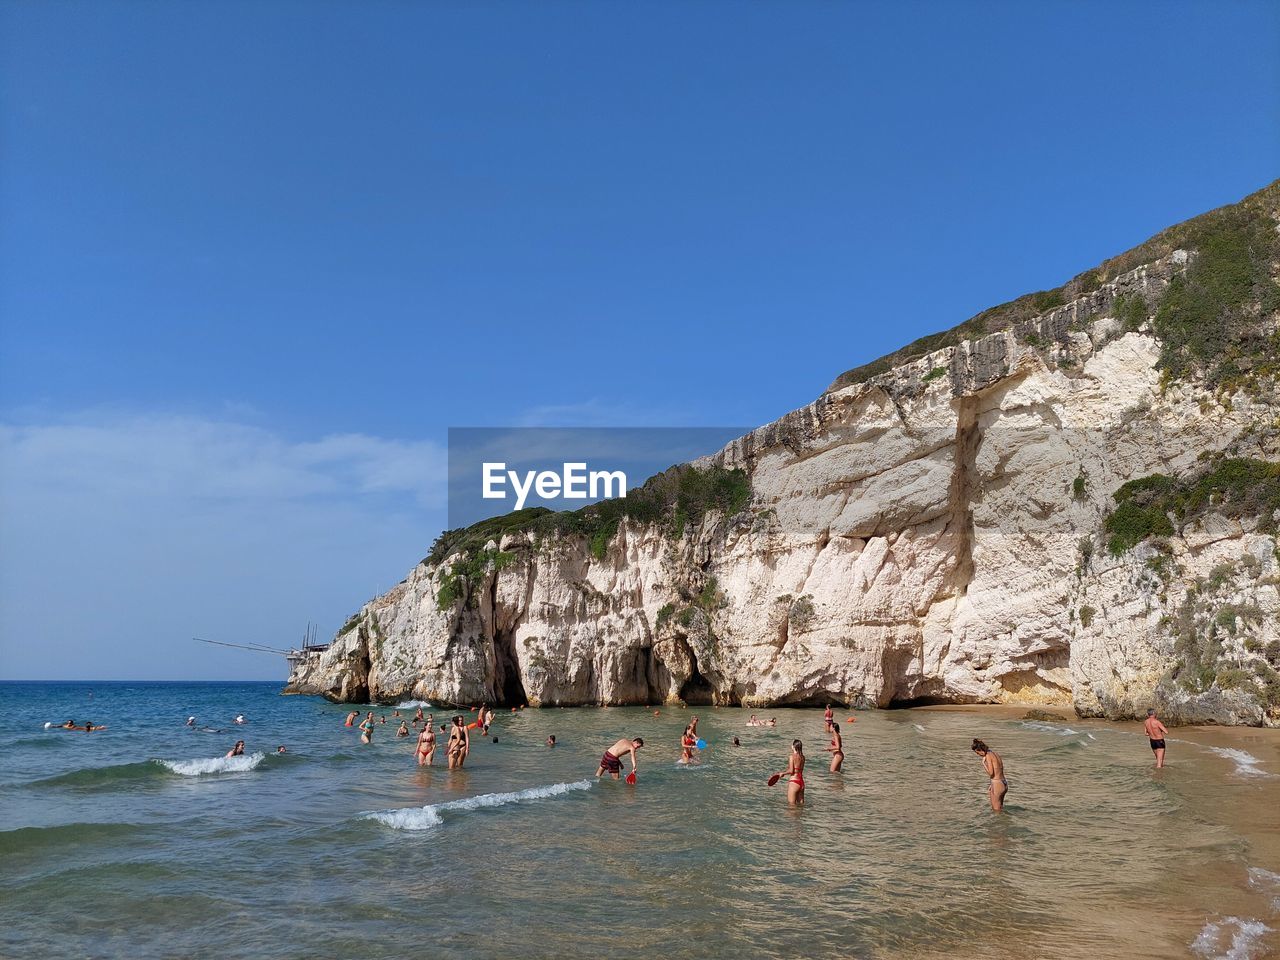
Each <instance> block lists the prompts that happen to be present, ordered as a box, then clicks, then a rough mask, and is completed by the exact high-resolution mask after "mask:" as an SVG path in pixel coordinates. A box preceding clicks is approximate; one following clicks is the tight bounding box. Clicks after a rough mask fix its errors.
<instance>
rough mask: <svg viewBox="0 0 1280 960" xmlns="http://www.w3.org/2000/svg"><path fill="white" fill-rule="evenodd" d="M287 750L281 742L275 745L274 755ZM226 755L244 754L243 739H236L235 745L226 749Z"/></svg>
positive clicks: (240, 755)
mask: <svg viewBox="0 0 1280 960" xmlns="http://www.w3.org/2000/svg"><path fill="white" fill-rule="evenodd" d="M288 752H289V751H287V750H286V749H285V747H284V744H283V743H282V744H280V746H278V747H276V756H281V755H282V754H285V753H288ZM227 756H228V757H243V756H244V741H243V740H237V741H236V745H235V746H234V747H232V748H231V749H230V750H228V751H227Z"/></svg>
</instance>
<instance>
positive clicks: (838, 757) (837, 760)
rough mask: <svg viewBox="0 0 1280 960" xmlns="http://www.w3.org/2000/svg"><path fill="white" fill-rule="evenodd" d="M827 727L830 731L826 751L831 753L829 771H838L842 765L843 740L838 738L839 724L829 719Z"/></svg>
mask: <svg viewBox="0 0 1280 960" xmlns="http://www.w3.org/2000/svg"><path fill="white" fill-rule="evenodd" d="M828 709H830V708H829V707H828ZM827 727H828V728H829V730H830V733H831V745H830V746H828V747H827V752H828V753H830V754H831V772H832V773H839V772H840V768H841V767H842V766H843V765H844V741H843V740H841V739H840V724H838V723H836V722H835V721H834V720H831V721H829V722H828V723H827Z"/></svg>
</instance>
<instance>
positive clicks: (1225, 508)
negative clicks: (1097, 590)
mask: <svg viewBox="0 0 1280 960" xmlns="http://www.w3.org/2000/svg"><path fill="white" fill-rule="evenodd" d="M1113 496H1114V499H1115V501H1116V508H1115V510H1113V511H1112V512H1111V513H1110V514H1108V515H1107V518H1106V520H1104V521H1103V527H1104V529H1105V530H1106V532H1107V537H1108V539H1107V549H1108V550H1109V551H1111V553H1112V554H1114V555H1117V556H1119V555H1120V554H1122V553H1124V552H1125V551H1126V550H1129V549H1131V548H1132V547H1135V546H1137V545H1138V544H1139V543H1141V542H1142V541H1143V540H1146V539H1147V538H1149V537H1170V536H1173V534H1174V532H1175V530H1174V521H1175V520H1176V521H1177V522H1178V524H1179V525H1181V524H1184V523H1186V522H1188V521H1190V520H1194V519H1196V518H1197V517H1200V516H1202V515H1204V514H1206V513H1208V512H1210V511H1213V512H1215V513H1220V514H1222V515H1223V516H1227V517H1234V518H1242V517H1258V518H1259V525H1260V528H1261V529H1262V530H1264V531H1267V532H1274V531H1275V530H1276V527H1277V524H1276V519H1275V512H1276V511H1277V510H1280V463H1270V462H1268V461H1265V460H1252V459H1248V458H1233V457H1220V458H1217V459H1214V460H1212V461H1210V462H1209V464H1207V465H1206V466H1205V468H1204V469H1202V470H1200V471H1198V472H1196V473H1193V474H1189V475H1187V476H1185V477H1177V478H1175V477H1169V476H1165V475H1164V474H1161V473H1155V474H1152V475H1151V476H1149V477H1140V478H1139V479H1137V480H1130V481H1129V482H1128V483H1126V484H1124V486H1122V487H1121V488H1120V489H1119V490H1117V491H1116V492H1115V494H1114V495H1113Z"/></svg>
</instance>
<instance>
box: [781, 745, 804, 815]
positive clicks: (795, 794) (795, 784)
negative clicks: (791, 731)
mask: <svg viewBox="0 0 1280 960" xmlns="http://www.w3.org/2000/svg"><path fill="white" fill-rule="evenodd" d="M778 776H779V777H786V778H787V803H790V804H792V805H794V806H801V805H803V804H804V744H803V743H801V742H800V741H799V740H792V741H791V756H789V757H787V769H786V770H784V771H783V772H782V773H780V774H778Z"/></svg>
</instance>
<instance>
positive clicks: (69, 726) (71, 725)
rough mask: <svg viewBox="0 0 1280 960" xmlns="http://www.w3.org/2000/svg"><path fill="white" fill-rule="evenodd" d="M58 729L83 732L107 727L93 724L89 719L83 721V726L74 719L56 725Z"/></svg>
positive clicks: (91, 731) (92, 731)
mask: <svg viewBox="0 0 1280 960" xmlns="http://www.w3.org/2000/svg"><path fill="white" fill-rule="evenodd" d="M45 726H46V727H47V726H48V724H47V723H46V724H45ZM58 729H59V730H83V731H84V732H85V733H94V732H95V731H98V730H105V729H107V728H106V726H94V725H93V722H92V721H90V720H86V721H85V722H84V726H83V727H82V726H79V725H78V724H77V723H76V722H75V721H74V720H68V721H67V722H66V723H64V724H61V725H60V726H59V727H58Z"/></svg>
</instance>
